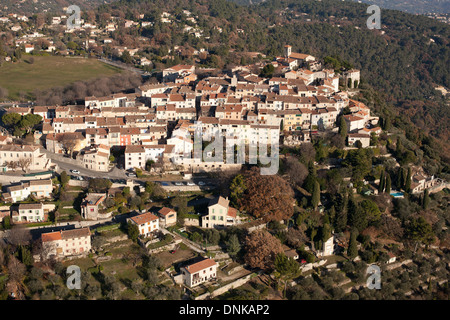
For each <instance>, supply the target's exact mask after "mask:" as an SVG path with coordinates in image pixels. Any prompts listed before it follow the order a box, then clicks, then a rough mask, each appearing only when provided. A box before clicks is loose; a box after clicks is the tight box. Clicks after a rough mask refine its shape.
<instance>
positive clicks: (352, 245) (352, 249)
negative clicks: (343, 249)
mask: <svg viewBox="0 0 450 320" xmlns="http://www.w3.org/2000/svg"><path fill="white" fill-rule="evenodd" d="M356 237H357V231H356V230H352V232H351V233H350V242H349V244H348V249H347V256H348V257H349V259H350V260H353V259H355V258H356V256H357V255H358V248H357V246H356Z"/></svg>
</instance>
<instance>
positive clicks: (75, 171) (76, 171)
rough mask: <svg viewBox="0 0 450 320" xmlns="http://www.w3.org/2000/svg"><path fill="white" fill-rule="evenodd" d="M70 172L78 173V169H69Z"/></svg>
mask: <svg viewBox="0 0 450 320" xmlns="http://www.w3.org/2000/svg"><path fill="white" fill-rule="evenodd" d="M70 172H72V173H73V174H80V171H78V170H74V169H72V170H70Z"/></svg>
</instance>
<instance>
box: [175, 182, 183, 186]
mask: <svg viewBox="0 0 450 320" xmlns="http://www.w3.org/2000/svg"><path fill="white" fill-rule="evenodd" d="M175 185H176V186H182V185H183V183H182V182H175Z"/></svg>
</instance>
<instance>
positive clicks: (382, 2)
mask: <svg viewBox="0 0 450 320" xmlns="http://www.w3.org/2000/svg"><path fill="white" fill-rule="evenodd" d="M230 1H233V2H234V3H237V4H240V5H249V4H258V3H260V2H265V1H266V0H230ZM352 1H355V2H361V1H360V0H352ZM362 2H364V3H368V4H376V5H378V6H380V7H381V8H385V9H392V10H399V11H404V12H408V13H417V14H424V13H450V1H449V0H362Z"/></svg>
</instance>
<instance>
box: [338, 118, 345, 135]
mask: <svg viewBox="0 0 450 320" xmlns="http://www.w3.org/2000/svg"><path fill="white" fill-rule="evenodd" d="M339 134H340V135H341V137H342V138H344V139H345V138H347V122H345V119H344V117H343V116H341V118H340V120H339Z"/></svg>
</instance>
